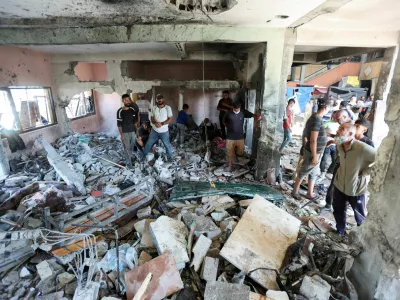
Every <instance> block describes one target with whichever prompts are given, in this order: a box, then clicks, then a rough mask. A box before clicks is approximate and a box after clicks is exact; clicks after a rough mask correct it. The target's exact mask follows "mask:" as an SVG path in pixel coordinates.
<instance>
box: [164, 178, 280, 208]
mask: <svg viewBox="0 0 400 300" xmlns="http://www.w3.org/2000/svg"><path fill="white" fill-rule="evenodd" d="M214 185H215V188H214V187H212V186H211V185H210V183H208V182H199V183H193V182H180V183H176V184H175V186H174V188H173V190H172V194H171V197H170V199H169V201H180V200H188V199H194V198H199V197H206V196H214V195H238V196H246V197H250V198H253V197H254V195H256V194H257V195H260V196H261V197H263V198H265V199H267V200H268V201H270V202H272V203H275V204H281V203H282V201H283V195H282V193H281V192H279V191H277V190H275V189H274V188H272V187H270V186H267V185H261V184H260V185H257V184H246V183H219V182H215V183H214Z"/></svg>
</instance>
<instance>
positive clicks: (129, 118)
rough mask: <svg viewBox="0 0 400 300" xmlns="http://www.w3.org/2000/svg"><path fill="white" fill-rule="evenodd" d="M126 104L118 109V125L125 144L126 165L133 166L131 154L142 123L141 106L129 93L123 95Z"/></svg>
mask: <svg viewBox="0 0 400 300" xmlns="http://www.w3.org/2000/svg"><path fill="white" fill-rule="evenodd" d="M121 98H122V102H123V103H124V106H123V107H121V108H120V109H118V110H117V126H118V131H119V134H120V135H121V141H122V143H123V144H124V151H125V160H126V165H127V166H128V167H129V168H130V167H132V162H131V156H132V153H133V148H134V143H135V140H136V133H135V132H136V128H137V126H138V125H139V123H140V115H139V107H138V106H137V104H136V103H135V102H133V101H132V99H131V97H130V96H129V95H128V94H124V95H122V97H121Z"/></svg>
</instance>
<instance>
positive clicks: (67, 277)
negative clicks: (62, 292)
mask: <svg viewBox="0 0 400 300" xmlns="http://www.w3.org/2000/svg"><path fill="white" fill-rule="evenodd" d="M74 279H75V275H74V274H70V273H68V272H63V273H61V274H59V275H58V276H57V283H58V285H57V286H58V288H59V289H62V288H64V286H66V285H67V284H68V283H70V282H72V281H73V280H74Z"/></svg>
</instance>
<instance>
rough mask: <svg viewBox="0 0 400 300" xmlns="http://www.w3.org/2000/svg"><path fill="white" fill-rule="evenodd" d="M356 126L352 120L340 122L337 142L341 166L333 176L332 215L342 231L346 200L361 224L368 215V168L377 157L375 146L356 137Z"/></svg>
mask: <svg viewBox="0 0 400 300" xmlns="http://www.w3.org/2000/svg"><path fill="white" fill-rule="evenodd" d="M355 134H356V127H355V126H354V125H352V124H351V123H346V124H342V125H340V127H339V129H338V131H337V134H336V137H335V142H336V144H337V150H338V152H339V158H340V167H339V169H338V170H337V173H336V176H335V178H334V194H333V216H334V217H335V220H336V230H337V233H338V234H339V235H344V234H345V231H346V210H347V204H348V203H350V206H351V207H352V208H353V211H354V218H355V219H356V222H357V225H358V226H360V225H361V224H362V223H363V221H364V219H365V193H366V192H367V189H368V179H369V178H368V175H367V173H368V170H369V168H370V167H371V165H372V164H373V163H374V161H375V155H376V150H375V149H374V148H373V147H371V146H369V145H367V144H366V143H363V142H360V141H357V140H356V139H355Z"/></svg>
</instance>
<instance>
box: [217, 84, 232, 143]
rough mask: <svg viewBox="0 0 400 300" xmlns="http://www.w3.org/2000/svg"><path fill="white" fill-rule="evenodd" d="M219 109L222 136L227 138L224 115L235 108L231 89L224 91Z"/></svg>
mask: <svg viewBox="0 0 400 300" xmlns="http://www.w3.org/2000/svg"><path fill="white" fill-rule="evenodd" d="M217 109H218V110H219V124H220V126H221V134H222V138H223V139H224V140H225V139H226V128H225V124H224V117H225V115H226V114H227V113H229V112H231V111H232V110H233V100H232V99H231V98H230V97H229V91H223V93H222V99H221V100H219V102H218V106H217Z"/></svg>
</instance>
